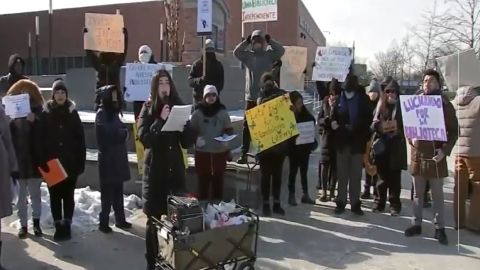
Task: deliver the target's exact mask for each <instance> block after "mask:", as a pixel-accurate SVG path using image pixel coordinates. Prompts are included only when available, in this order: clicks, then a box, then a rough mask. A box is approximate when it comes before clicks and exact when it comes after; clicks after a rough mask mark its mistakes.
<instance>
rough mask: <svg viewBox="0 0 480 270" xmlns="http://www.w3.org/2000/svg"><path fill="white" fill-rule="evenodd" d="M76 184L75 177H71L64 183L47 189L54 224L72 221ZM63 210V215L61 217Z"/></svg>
mask: <svg viewBox="0 0 480 270" xmlns="http://www.w3.org/2000/svg"><path fill="white" fill-rule="evenodd" d="M76 184H77V177H76V176H71V177H68V178H67V179H65V181H63V182H60V183H58V184H56V185H55V186H53V187H50V188H48V192H49V193H50V210H51V211H52V217H53V221H54V222H59V221H61V220H64V219H65V220H67V221H69V222H71V221H72V217H73V210H74V209H75V201H74V194H75V185H76ZM62 208H63V215H62Z"/></svg>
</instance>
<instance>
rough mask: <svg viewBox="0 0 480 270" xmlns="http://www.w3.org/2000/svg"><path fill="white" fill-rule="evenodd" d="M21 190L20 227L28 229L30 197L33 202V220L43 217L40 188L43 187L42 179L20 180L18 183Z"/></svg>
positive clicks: (18, 204)
mask: <svg viewBox="0 0 480 270" xmlns="http://www.w3.org/2000/svg"><path fill="white" fill-rule="evenodd" d="M18 183H19V186H20V190H19V192H18V202H17V208H18V218H19V219H20V225H21V226H22V227H27V225H28V209H27V199H28V198H27V197H28V195H30V200H31V202H32V210H33V211H32V218H33V219H40V216H41V215H42V198H41V196H42V194H41V191H40V186H41V185H42V179H38V178H31V179H20V180H19V181H18Z"/></svg>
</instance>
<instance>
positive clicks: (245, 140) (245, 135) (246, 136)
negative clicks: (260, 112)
mask: <svg viewBox="0 0 480 270" xmlns="http://www.w3.org/2000/svg"><path fill="white" fill-rule="evenodd" d="M245 102H246V103H245V111H248V110H250V109H252V108H254V107H255V106H256V105H257V104H256V103H255V101H250V100H247V101H245ZM251 140H252V139H251V137H250V130H249V129H248V123H247V117H246V116H245V121H243V132H242V155H246V154H247V153H248V151H249V150H250V141H251Z"/></svg>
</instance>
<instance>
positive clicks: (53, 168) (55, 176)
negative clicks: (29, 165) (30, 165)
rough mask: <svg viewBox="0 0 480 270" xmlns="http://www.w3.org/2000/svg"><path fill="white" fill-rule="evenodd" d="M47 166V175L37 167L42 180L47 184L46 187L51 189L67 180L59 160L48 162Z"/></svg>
mask: <svg viewBox="0 0 480 270" xmlns="http://www.w3.org/2000/svg"><path fill="white" fill-rule="evenodd" d="M47 165H48V168H49V169H50V171H49V172H48V173H47V172H44V171H43V170H42V169H41V168H40V167H38V170H39V171H40V173H41V174H42V177H43V179H44V180H45V182H47V185H48V186H49V187H53V186H54V185H56V184H58V183H60V182H62V181H64V180H65V179H67V177H68V175H67V172H66V171H65V169H64V168H63V166H62V163H60V160H58V158H55V159H52V160H49V161H48V162H47Z"/></svg>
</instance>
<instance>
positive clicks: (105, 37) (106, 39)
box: [83, 13, 125, 53]
mask: <svg viewBox="0 0 480 270" xmlns="http://www.w3.org/2000/svg"><path fill="white" fill-rule="evenodd" d="M123 26H124V25H123V16H122V15H112V14H96V13H85V28H87V30H88V32H87V33H85V35H84V40H83V46H84V49H86V50H95V51H101V52H115V53H123V52H124V45H125V44H124V38H125V37H124V34H123Z"/></svg>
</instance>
